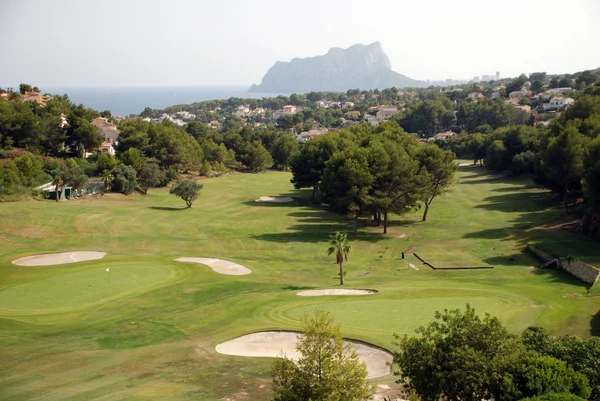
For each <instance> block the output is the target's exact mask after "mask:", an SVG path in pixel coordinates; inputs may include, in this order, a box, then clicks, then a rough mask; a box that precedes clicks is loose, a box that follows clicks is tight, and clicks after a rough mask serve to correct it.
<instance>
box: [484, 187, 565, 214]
mask: <svg viewBox="0 0 600 401" xmlns="http://www.w3.org/2000/svg"><path fill="white" fill-rule="evenodd" d="M483 202H485V203H482V204H480V205H477V206H475V208H476V209H485V210H494V211H500V212H505V213H524V212H540V211H545V210H547V209H550V208H553V207H555V206H556V204H557V202H556V198H554V197H553V196H552V195H551V194H549V193H539V192H537V193H532V192H523V191H518V190H515V192H513V193H508V194H505V195H495V196H489V197H487V198H485V199H483Z"/></svg>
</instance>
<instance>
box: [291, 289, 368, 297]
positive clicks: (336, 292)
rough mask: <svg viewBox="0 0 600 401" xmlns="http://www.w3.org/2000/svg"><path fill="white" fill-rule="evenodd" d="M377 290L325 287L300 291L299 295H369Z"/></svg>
mask: <svg viewBox="0 0 600 401" xmlns="http://www.w3.org/2000/svg"><path fill="white" fill-rule="evenodd" d="M377 292H378V291H377V290H352V289H341V288H337V289H327V290H307V291H300V292H299V293H298V295H300V296H301V297H321V296H324V295H370V294H377Z"/></svg>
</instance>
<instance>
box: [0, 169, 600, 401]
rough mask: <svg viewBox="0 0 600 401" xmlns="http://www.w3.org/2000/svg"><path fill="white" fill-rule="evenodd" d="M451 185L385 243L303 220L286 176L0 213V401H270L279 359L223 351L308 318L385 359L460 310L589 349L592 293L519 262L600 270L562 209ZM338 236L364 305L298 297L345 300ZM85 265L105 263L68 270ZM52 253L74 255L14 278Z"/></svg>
mask: <svg viewBox="0 0 600 401" xmlns="http://www.w3.org/2000/svg"><path fill="white" fill-rule="evenodd" d="M457 175H458V184H457V185H456V186H454V187H452V188H451V189H450V191H449V192H448V193H447V194H445V195H442V196H440V197H439V198H436V199H435V200H434V201H433V203H432V205H431V209H430V211H429V215H428V218H427V222H425V223H424V222H422V221H421V217H422V213H423V211H422V210H416V211H414V212H413V213H410V214H407V215H403V216H391V217H390V221H389V223H388V234H386V235H384V234H383V233H382V232H383V230H382V227H376V226H375V225H374V224H373V222H372V221H371V219H370V218H369V216H364V217H363V218H362V219H360V221H359V227H358V228H359V229H358V234H352V226H353V224H352V220H351V219H350V218H349V217H347V216H343V215H338V214H333V213H330V212H328V211H327V210H326V208H325V207H324V206H322V205H317V204H311V202H310V197H311V192H312V191H311V190H309V189H306V190H295V189H294V188H293V186H292V184H291V183H290V178H291V173H286V172H267V173H263V174H239V173H235V174H229V175H225V176H221V177H216V178H207V179H202V180H200V182H201V183H202V184H203V185H204V187H203V189H202V191H201V193H200V196H199V198H198V199H197V200H196V201H195V202H194V203H193V206H192V207H191V208H187V207H186V205H185V203H184V202H183V201H182V200H181V199H179V198H176V197H174V196H171V195H169V190H168V189H166V188H162V189H151V190H150V191H149V193H148V195H146V196H143V195H138V194H136V195H132V196H129V197H126V196H123V195H120V194H107V195H105V196H97V197H83V198H80V199H78V200H72V201H62V202H53V201H22V202H12V203H0V221H1V222H2V223H1V224H0V244H1V246H0V362H1V363H0V399H2V400H11V401H17V400H71V401H75V400H81V401H84V400H189V399H197V400H209V401H212V400H214V401H217V400H229V401H243V400H248V401H249V400H267V399H269V395H270V382H271V378H270V373H269V370H270V366H271V363H272V359H271V358H267V357H249V356H236V355H227V354H222V353H219V352H217V350H216V348H217V346H218V345H219V344H222V343H225V342H228V341H232V340H234V339H236V338H238V337H241V336H245V335H249V334H252V333H257V332H263V331H264V332H273V331H297V330H299V329H300V328H301V325H300V320H301V319H302V317H303V316H305V315H306V314H308V315H311V314H312V313H314V311H315V310H316V309H322V310H325V311H328V312H331V313H332V315H333V316H334V318H335V322H336V323H337V324H339V325H341V327H342V332H343V335H344V337H345V338H347V339H352V340H357V341H360V342H361V344H362V343H367V344H372V345H374V346H376V347H378V349H379V348H383V349H386V350H389V351H391V350H393V346H392V341H393V340H394V339H393V334H394V333H396V334H401V335H403V334H408V335H412V334H414V331H415V329H416V328H417V327H419V326H420V325H425V324H427V323H429V322H430V321H431V320H433V318H434V314H435V311H442V310H444V309H456V308H461V309H464V308H465V305H466V304H467V303H469V304H470V305H471V306H473V307H474V308H475V309H476V311H477V312H478V313H480V314H483V313H490V314H491V315H493V316H496V317H498V318H499V319H500V321H501V322H502V323H503V324H504V325H505V326H506V327H507V328H508V330H509V331H510V332H512V333H515V334H520V333H521V332H522V331H523V330H524V329H526V328H527V327H529V326H541V327H544V328H546V329H547V330H548V331H549V332H550V333H551V334H555V335H560V334H567V333H568V334H575V335H578V336H581V337H588V336H590V335H592V334H599V332H600V322H599V318H598V317H596V315H597V314H598V313H599V309H600V302H599V301H600V291H597V289H596V288H591V289H590V288H589V286H588V285H586V284H584V283H582V282H581V281H579V280H577V279H575V278H573V277H572V276H570V275H568V274H567V273H565V272H562V271H558V270H555V269H543V270H542V269H538V268H537V267H539V266H540V264H541V262H540V261H538V260H536V259H534V258H533V257H532V256H530V255H529V254H528V253H526V252H525V247H526V245H527V244H528V243H530V244H535V245H536V246H537V247H538V248H540V249H543V250H546V251H547V252H551V253H555V254H557V255H559V256H561V257H573V258H577V259H580V260H582V261H584V262H586V263H589V264H591V265H593V266H596V267H597V266H599V265H600V246H598V242H597V241H594V240H592V239H590V238H588V237H586V236H584V235H582V234H579V233H577V232H576V231H575V230H573V229H570V228H565V226H563V225H562V224H561V223H562V222H563V221H562V220H561V219H562V214H561V213H562V209H561V204H560V200H559V199H557V197H556V196H555V195H553V194H552V193H550V191H547V190H545V189H541V188H540V187H538V186H537V185H535V184H534V183H533V182H531V181H530V180H528V179H523V178H513V177H510V176H506V175H491V174H489V173H488V172H487V171H486V170H485V169H484V168H483V167H478V166H466V165H461V167H459V170H458V174H457ZM261 199H262V200H263V201H260V200H261ZM278 199H283V200H284V201H281V202H278V201H277V200H278ZM337 231H340V232H346V233H349V234H348V238H349V239H350V241H351V245H352V251H351V253H350V254H349V258H348V261H347V262H346V263H345V264H344V267H345V269H346V278H345V280H346V282H345V285H344V289H348V290H372V291H366V292H364V294H363V293H361V292H356V295H359V296H355V295H350V294H353V293H354V292H352V291H349V292H346V293H341V294H334V293H332V292H331V291H322V292H316V293H312V292H311V293H310V294H317V295H320V294H324V295H322V296H303V294H300V295H299V293H301V292H304V291H314V290H334V289H340V286H339V276H338V271H339V268H338V266H337V264H336V263H335V257H334V256H328V255H327V248H328V240H329V236H331V235H332V234H334V233H335V232H337ZM92 251H95V252H96V253H98V252H104V253H106V255H103V257H96V258H94V259H90V260H85V259H83V260H79V259H77V258H76V256H77V255H79V254H78V253H76V252H88V253H93V252H92ZM403 252H405V255H406V258H405V259H402V253H403ZM53 253H67V254H66V255H67V256H62V258H63V259H64V262H61V263H60V264H42V262H39V263H28V265H26V264H27V263H26V264H16V263H13V262H14V261H17V260H19V259H21V260H23V259H22V258H28V257H32V256H35V255H47V254H53ZM414 253H417V254H418V255H419V257H421V258H423V259H424V260H426V261H427V262H429V263H431V264H432V265H434V266H436V268H437V269H436V270H434V269H431V268H430V267H428V266H427V265H424V264H423V263H422V262H421V261H420V260H419V259H417V257H415V256H414ZM73 255H75V256H73ZM44 258H45V259H43V260H46V259H47V257H46V256H44ZM69 258H70V259H69ZM176 259H180V260H176ZM24 260H26V261H28V260H31V259H30V258H28V259H24ZM61 260H62V259H61ZM456 267H470V268H469V269H462V270H455V269H452V268H456ZM477 267H485V268H483V269H478V268H477ZM376 376H380V377H376ZM372 377H374V378H373V379H371V381H372V383H374V384H386V385H389V386H391V387H392V388H394V386H397V385H396V384H394V380H395V378H394V376H393V375H384V376H381V375H373V376H372Z"/></svg>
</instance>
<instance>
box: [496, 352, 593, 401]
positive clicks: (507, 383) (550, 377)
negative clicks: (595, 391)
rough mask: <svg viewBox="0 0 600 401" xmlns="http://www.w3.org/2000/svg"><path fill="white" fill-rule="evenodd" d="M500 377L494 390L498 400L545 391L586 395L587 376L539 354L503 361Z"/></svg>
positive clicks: (588, 390) (588, 388)
mask: <svg viewBox="0 0 600 401" xmlns="http://www.w3.org/2000/svg"><path fill="white" fill-rule="evenodd" d="M504 362H505V364H504V365H502V370H501V372H502V379H501V383H500V385H499V387H498V388H497V389H496V390H495V391H494V395H495V399H496V400H498V401H505V400H506V401H509V400H518V399H521V398H525V397H534V396H537V395H540V394H546V393H573V394H576V395H578V396H580V397H582V398H584V399H588V397H589V396H590V393H591V388H590V386H589V382H588V379H587V378H586V377H585V376H584V375H583V374H581V373H579V372H575V371H574V370H573V369H572V368H571V367H569V366H567V364H566V363H565V362H563V361H561V360H558V359H556V358H552V357H549V356H542V355H528V356H525V357H523V356H517V359H516V360H511V359H510V358H509V359H508V360H505V361H504Z"/></svg>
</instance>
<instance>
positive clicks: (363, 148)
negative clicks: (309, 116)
mask: <svg viewBox="0 0 600 401" xmlns="http://www.w3.org/2000/svg"><path fill="white" fill-rule="evenodd" d="M290 165H291V168H292V183H293V184H294V187H295V188H311V189H312V190H313V193H312V200H313V201H314V200H315V196H316V195H318V197H319V200H320V201H323V202H325V203H326V204H327V205H328V207H329V209H330V210H331V211H334V212H337V213H342V214H346V215H348V216H349V217H351V218H352V219H353V220H354V232H356V230H357V223H358V219H359V218H360V217H361V216H373V218H374V220H375V221H376V223H377V225H381V224H383V232H384V233H387V221H388V216H389V214H390V213H395V214H403V213H405V212H407V211H409V210H413V209H414V208H417V207H419V206H420V205H424V206H425V208H424V212H423V221H425V220H426V219H427V213H428V211H429V208H430V206H431V203H432V202H433V200H434V199H435V197H436V196H438V195H440V194H441V193H443V192H444V191H446V190H447V189H448V188H449V187H450V186H451V185H452V184H453V183H454V175H455V172H456V170H457V168H458V163H456V162H455V156H454V154H453V153H452V152H451V151H448V150H443V149H441V148H439V147H438V146H436V145H428V146H424V145H422V144H420V143H419V140H418V139H417V138H416V137H415V136H414V135H411V134H408V133H406V132H404V130H403V129H402V128H401V127H400V126H399V125H398V124H397V123H395V122H387V123H384V124H381V125H379V126H377V127H369V126H367V125H365V124H363V125H359V126H355V127H351V128H348V129H343V130H341V131H340V132H331V133H327V134H325V135H322V136H319V137H316V138H314V139H312V140H310V141H309V142H307V143H306V144H305V145H304V146H303V147H302V148H301V149H300V151H299V152H298V153H296V154H295V155H293V156H292V159H291V162H290Z"/></svg>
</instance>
